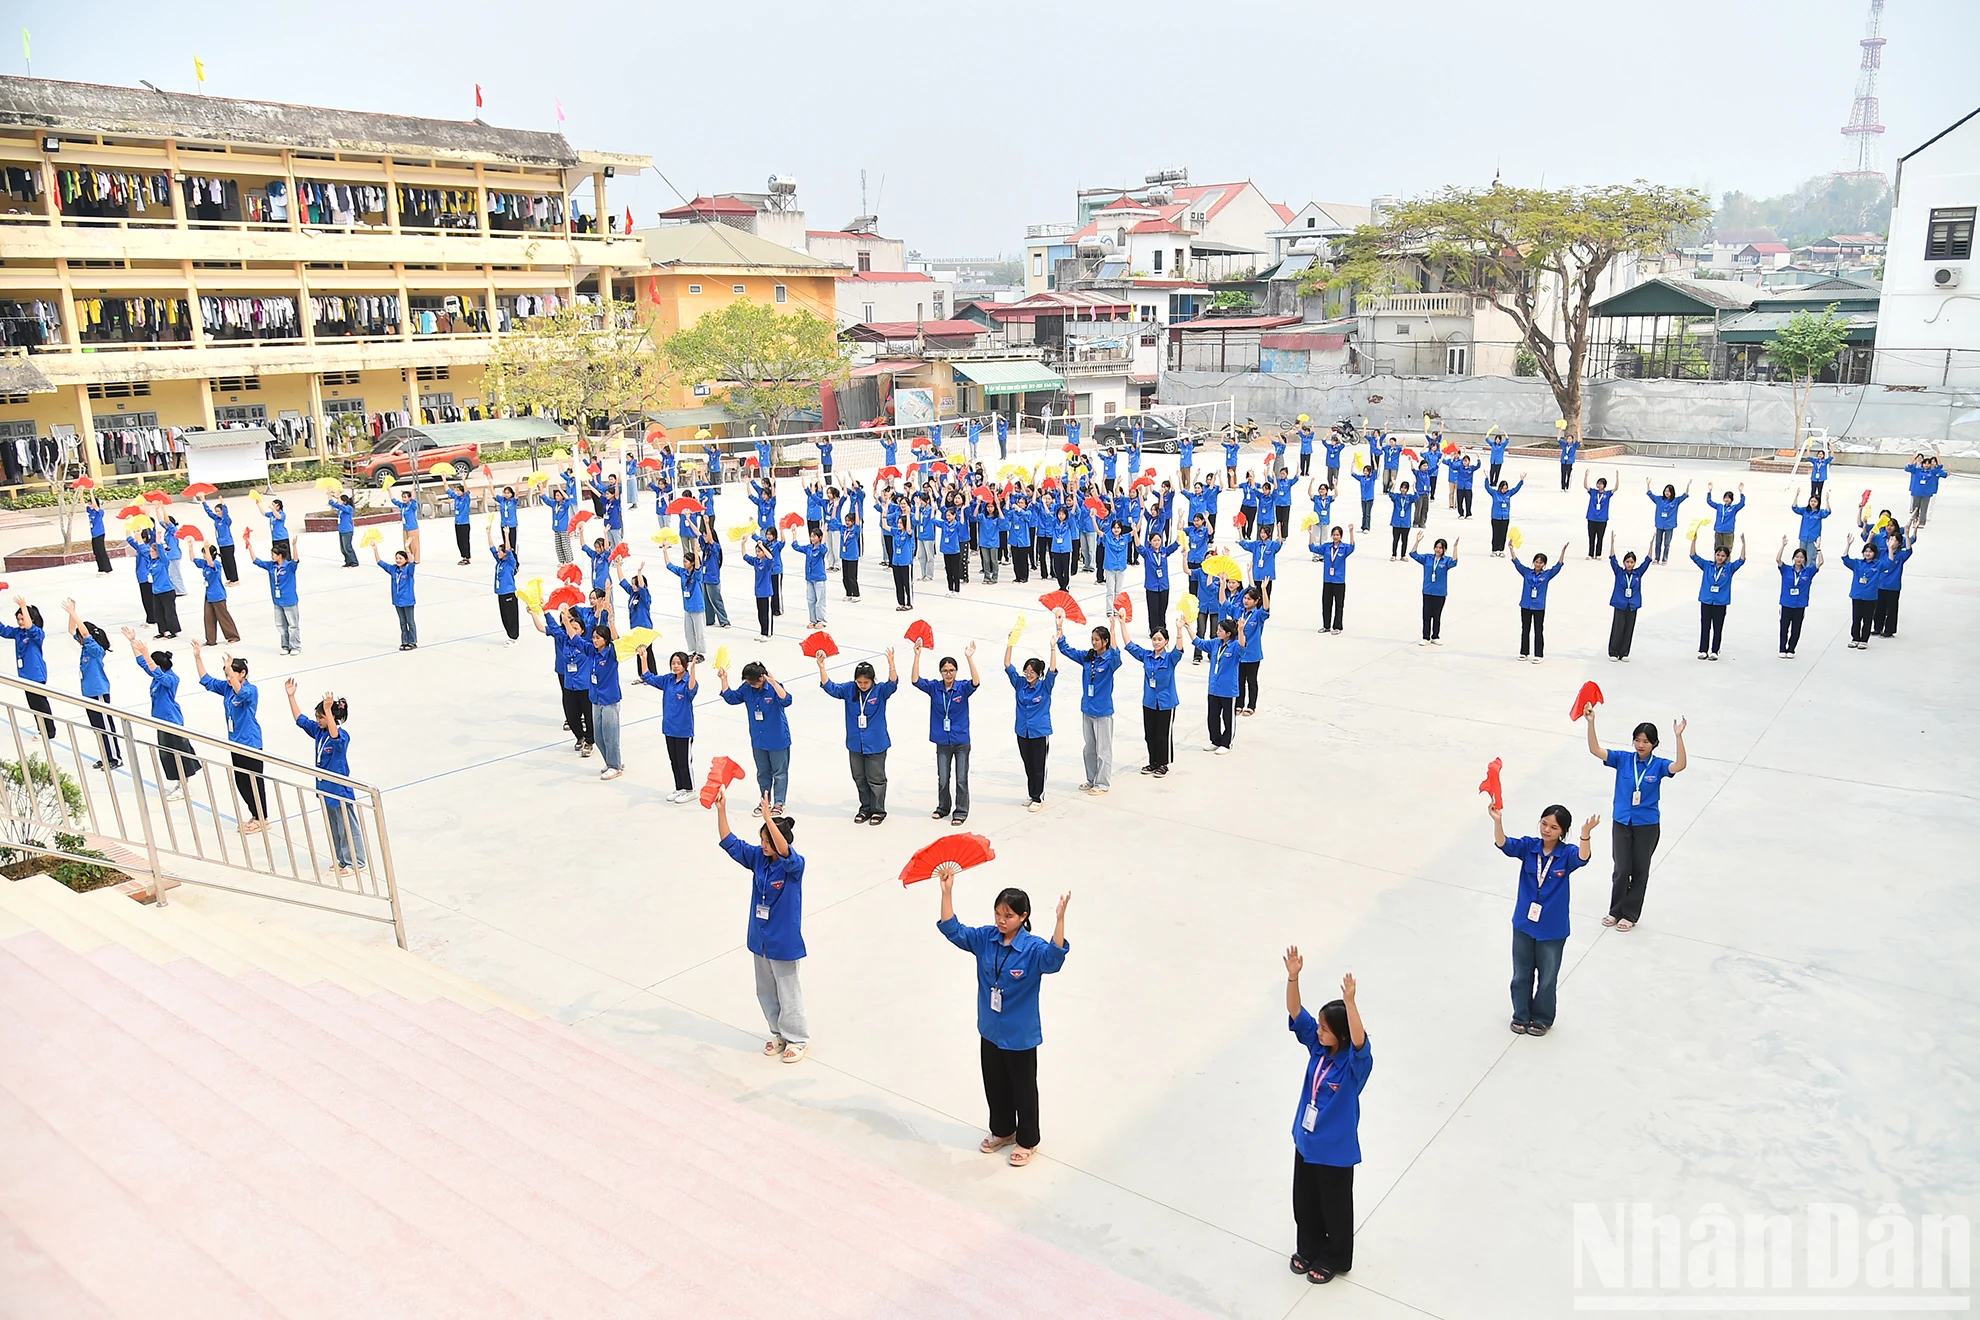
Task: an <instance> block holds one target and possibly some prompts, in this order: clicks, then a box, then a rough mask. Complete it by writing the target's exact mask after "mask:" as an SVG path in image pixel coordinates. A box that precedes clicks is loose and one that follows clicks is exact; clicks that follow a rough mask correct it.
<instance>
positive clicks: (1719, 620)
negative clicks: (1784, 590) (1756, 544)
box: [1691, 495, 1746, 660]
mask: <svg viewBox="0 0 1980 1320" xmlns="http://www.w3.org/2000/svg"><path fill="white" fill-rule="evenodd" d="M1743 502H1744V501H1742V503H1743ZM1726 503H1727V504H1728V505H1730V504H1731V503H1732V496H1730V495H1728V496H1727V497H1726ZM1691 562H1692V563H1694V564H1696V565H1698V571H1699V572H1700V574H1702V576H1701V577H1700V578H1699V580H1698V658H1699V659H1700V660H1717V659H1718V658H1719V641H1720V639H1721V638H1722V637H1723V636H1724V635H1725V631H1726V606H1728V605H1730V604H1732V590H1733V588H1732V580H1733V574H1735V573H1737V572H1739V570H1740V569H1742V568H1745V567H1746V538H1745V537H1744V536H1742V537H1740V538H1739V558H1737V559H1730V558H1729V552H1728V551H1727V549H1726V547H1724V546H1722V545H1721V546H1714V547H1713V549H1712V558H1711V559H1710V560H1709V561H1708V560H1704V559H1700V558H1699V557H1698V538H1697V537H1696V536H1694V537H1692V538H1691Z"/></svg>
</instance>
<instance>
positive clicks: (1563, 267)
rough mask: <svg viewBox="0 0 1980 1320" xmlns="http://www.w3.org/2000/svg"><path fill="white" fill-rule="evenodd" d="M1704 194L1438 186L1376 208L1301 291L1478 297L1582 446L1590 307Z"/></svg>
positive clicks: (1697, 215) (1700, 205)
mask: <svg viewBox="0 0 1980 1320" xmlns="http://www.w3.org/2000/svg"><path fill="white" fill-rule="evenodd" d="M1710 211H1711V207H1710V203H1709V202H1708V201H1707V200H1706V198H1705V195H1704V194H1703V193H1699V192H1696V191H1693V190H1692V189H1689V188H1666V187H1663V186H1661V185H1657V184H1649V183H1644V182H1642V181H1641V180H1639V181H1637V182H1636V183H1634V184H1611V185H1607V186H1604V187H1599V188H1562V189H1540V188H1505V187H1498V186H1494V187H1491V188H1483V189H1465V188H1446V189H1444V191H1443V192H1441V193H1439V194H1436V195H1435V196H1431V197H1424V198H1417V199H1415V200H1413V201H1409V202H1404V203H1402V204H1401V205H1398V206H1396V207H1393V208H1390V209H1387V210H1385V211H1384V212H1383V213H1382V215H1381V217H1380V219H1379V220H1378V221H1377V222H1376V223H1375V224H1372V225H1364V226H1362V227H1361V228H1359V229H1357V230H1356V231H1355V232H1354V233H1353V234H1351V235H1349V236H1348V237H1347V238H1346V239H1345V240H1343V241H1342V243H1341V244H1340V246H1341V249H1342V252H1343V255H1342V259H1341V261H1340V263H1339V264H1338V265H1337V266H1336V267H1334V268H1333V269H1332V270H1331V271H1322V272H1316V274H1315V275H1314V276H1313V277H1312V278H1311V279H1310V280H1309V281H1308V287H1309V289H1311V288H1317V287H1330V288H1339V287H1343V286H1347V285H1353V286H1355V287H1357V288H1358V289H1360V290H1362V291H1364V292H1372V293H1382V292H1386V291H1388V290H1390V289H1394V288H1418V287H1421V284H1422V282H1423V276H1424V275H1425V274H1426V273H1427V274H1430V275H1434V276H1435V277H1436V280H1437V283H1438V286H1439V287H1441V288H1443V289H1447V290H1450V291H1452V292H1459V293H1467V294H1470V295H1472V296H1473V297H1476V298H1484V299H1486V300H1487V301H1489V302H1490V303H1492V305H1493V306H1495V307H1497V308H1498V309H1499V310H1500V311H1502V312H1504V313H1505V314H1506V315H1508V316H1509V317H1511V318H1512V320H1513V323H1514V325H1516V326H1517V327H1518V328H1519V332H1520V337H1521V340H1522V342H1523V343H1524V344H1525V346H1526V348H1527V349H1528V351H1530V352H1531V353H1532V355H1533V359H1534V365H1535V366H1536V368H1537V369H1538V371H1539V374H1540V375H1541V376H1542V377H1544V378H1545V380H1546V381H1547V384H1548V385H1549V386H1550V387H1551V388H1552V389H1553V392H1554V401H1555V402H1556V403H1557V404H1558V405H1559V406H1560V410H1561V416H1562V418H1563V419H1565V420H1566V422H1567V430H1566V434H1567V435H1568V436H1571V437H1573V438H1574V439H1577V440H1579V439H1580V438H1581V433H1582V429H1581V392H1582V378H1583V373H1584V371H1585V370H1586V365H1587V360H1588V348H1589V332H1588V321H1589V308H1590V306H1591V305H1593V303H1594V301H1595V298H1596V294H1597V293H1598V291H1599V290H1600V289H1601V288H1602V277H1603V276H1604V275H1605V274H1606V273H1607V272H1608V270H1609V268H1610V267H1611V266H1612V265H1614V263H1615V262H1616V260H1617V259H1618V258H1619V257H1623V256H1627V255H1631V254H1635V255H1640V256H1652V255H1655V254H1657V253H1661V252H1663V251H1665V250H1667V248H1668V247H1669V245H1670V243H1671V240H1672V239H1673V237H1674V236H1675V235H1676V234H1677V233H1678V232H1679V231H1681V230H1684V229H1687V228H1689V227H1691V226H1694V225H1696V224H1698V223H1699V222H1700V221H1702V220H1703V219H1704V218H1705V217H1706V216H1707V215H1708V214H1710Z"/></svg>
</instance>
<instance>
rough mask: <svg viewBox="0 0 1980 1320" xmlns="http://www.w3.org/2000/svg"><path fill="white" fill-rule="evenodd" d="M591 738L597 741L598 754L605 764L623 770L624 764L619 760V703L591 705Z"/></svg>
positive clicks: (594, 703) (593, 703)
mask: <svg viewBox="0 0 1980 1320" xmlns="http://www.w3.org/2000/svg"><path fill="white" fill-rule="evenodd" d="M591 736H592V737H593V738H595V739H597V741H598V754H599V755H600V756H603V757H604V758H605V764H606V765H607V766H609V767H611V768H612V769H614V770H623V769H625V768H626V763H625V762H624V761H622V760H621V759H619V703H618V702H616V701H615V702H613V703H612V704H611V705H609V706H603V705H600V704H599V703H598V702H595V701H594V702H592V703H591Z"/></svg>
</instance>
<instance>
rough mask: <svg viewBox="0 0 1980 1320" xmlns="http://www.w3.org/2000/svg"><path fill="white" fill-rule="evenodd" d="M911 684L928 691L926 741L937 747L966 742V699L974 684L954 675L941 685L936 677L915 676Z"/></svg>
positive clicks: (963, 745)
mask: <svg viewBox="0 0 1980 1320" xmlns="http://www.w3.org/2000/svg"><path fill="white" fill-rule="evenodd" d="M914 686H915V687H916V688H917V689H918V690H920V691H922V692H926V693H927V694H928V741H929V742H932V743H934V744H936V745H937V746H941V747H967V746H968V745H969V699H970V698H971V697H973V696H975V695H976V684H974V683H972V682H970V681H969V680H968V679H966V678H958V679H957V680H956V681H955V683H954V684H953V685H952V686H948V687H944V686H943V685H942V680H941V679H939V678H917V679H916V680H915V681H914Z"/></svg>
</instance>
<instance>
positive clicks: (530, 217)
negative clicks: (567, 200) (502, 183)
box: [488, 192, 564, 229]
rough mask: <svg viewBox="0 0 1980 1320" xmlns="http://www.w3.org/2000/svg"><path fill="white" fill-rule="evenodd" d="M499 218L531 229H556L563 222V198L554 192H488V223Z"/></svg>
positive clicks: (492, 223)
mask: <svg viewBox="0 0 1980 1320" xmlns="http://www.w3.org/2000/svg"><path fill="white" fill-rule="evenodd" d="M498 219H500V220H504V221H508V222H510V223H511V224H513V225H517V226H527V227H529V228H532V229H557V228H561V227H562V226H563V223H564V199H563V198H562V197H559V196H557V195H556V194H554V193H548V194H545V193H537V194H534V195H532V194H528V193H505V192H491V193H489V194H488V223H489V224H490V225H494V224H495V222H496V221H497V220H498Z"/></svg>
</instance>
